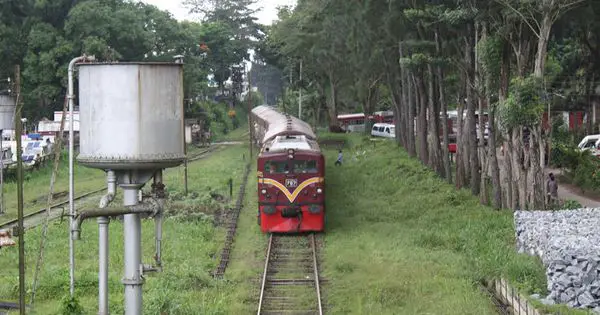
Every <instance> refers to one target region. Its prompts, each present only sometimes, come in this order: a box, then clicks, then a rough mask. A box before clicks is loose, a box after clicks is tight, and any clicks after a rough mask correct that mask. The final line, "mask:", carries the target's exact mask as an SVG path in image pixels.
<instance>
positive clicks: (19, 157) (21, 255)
mask: <svg viewBox="0 0 600 315" xmlns="http://www.w3.org/2000/svg"><path fill="white" fill-rule="evenodd" d="M15 84H16V90H17V93H16V94H17V99H16V105H17V110H16V112H15V134H16V136H17V139H16V140H17V213H18V217H19V224H18V230H19V313H20V314H21V315H25V230H24V229H23V156H22V154H23V148H22V147H21V132H22V128H23V126H22V125H21V106H19V103H20V102H21V100H20V98H21V68H20V67H19V65H16V66H15Z"/></svg>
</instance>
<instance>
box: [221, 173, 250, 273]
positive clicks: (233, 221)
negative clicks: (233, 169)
mask: <svg viewBox="0 0 600 315" xmlns="http://www.w3.org/2000/svg"><path fill="white" fill-rule="evenodd" d="M249 174H250V164H246V169H245V171H244V177H243V179H242V184H241V185H240V191H239V193H238V198H237V200H236V203H235V208H233V209H231V210H232V213H231V214H232V216H231V218H230V219H229V222H227V223H226V224H227V234H226V235H225V245H224V246H223V250H222V251H221V259H220V260H219V265H218V266H217V268H216V270H215V271H214V272H213V277H214V278H217V279H220V278H222V277H223V274H224V273H225V270H226V269H227V265H228V264H229V256H230V255H231V247H232V246H233V240H234V238H235V234H236V231H237V222H238V218H239V216H240V211H241V210H242V206H243V203H244V195H245V193H246V185H247V183H248V175H249Z"/></svg>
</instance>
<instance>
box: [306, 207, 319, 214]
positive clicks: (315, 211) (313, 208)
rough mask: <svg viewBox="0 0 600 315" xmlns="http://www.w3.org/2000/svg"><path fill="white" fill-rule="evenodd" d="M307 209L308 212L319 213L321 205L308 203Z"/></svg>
mask: <svg viewBox="0 0 600 315" xmlns="http://www.w3.org/2000/svg"><path fill="white" fill-rule="evenodd" d="M308 211H310V213H319V212H321V207H320V206H319V205H310V206H309V207H308Z"/></svg>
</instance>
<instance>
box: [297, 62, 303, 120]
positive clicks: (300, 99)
mask: <svg viewBox="0 0 600 315" xmlns="http://www.w3.org/2000/svg"><path fill="white" fill-rule="evenodd" d="M298 90H299V92H300V93H299V98H298V119H300V120H302V59H300V84H299V89H298Z"/></svg>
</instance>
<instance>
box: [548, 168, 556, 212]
mask: <svg viewBox="0 0 600 315" xmlns="http://www.w3.org/2000/svg"><path fill="white" fill-rule="evenodd" d="M546 191H547V194H548V195H547V196H548V204H549V205H550V204H551V203H555V202H556V201H558V183H556V179H555V178H554V174H553V173H550V174H548V181H547V182H546Z"/></svg>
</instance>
